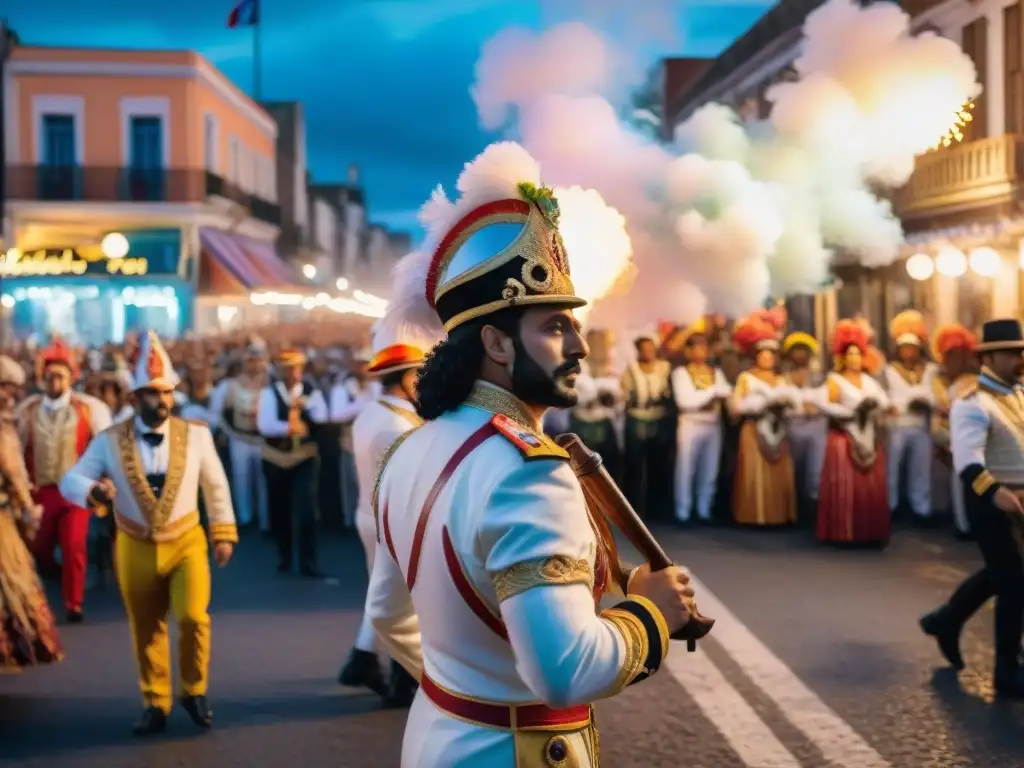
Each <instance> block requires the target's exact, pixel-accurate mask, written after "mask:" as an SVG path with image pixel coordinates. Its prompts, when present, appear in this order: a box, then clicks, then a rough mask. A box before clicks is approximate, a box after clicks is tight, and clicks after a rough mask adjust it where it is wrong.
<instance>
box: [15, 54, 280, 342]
mask: <svg viewBox="0 0 1024 768" xmlns="http://www.w3.org/2000/svg"><path fill="white" fill-rule="evenodd" d="M3 86H4V99H5V104H4V106H5V110H4V115H5V126H4V134H5V142H6V144H5V150H6V161H7V169H6V170H7V198H8V202H7V213H8V216H7V219H6V221H5V226H4V230H5V231H4V242H5V244H6V246H7V247H8V249H9V250H7V252H6V254H5V255H4V258H3V260H2V262H0V280H2V293H0V310H2V311H3V312H4V318H3V319H4V321H6V322H7V323H8V324H9V326H11V327H13V330H14V332H15V334H16V335H18V336H28V335H32V334H35V335H37V336H39V337H41V338H46V337H47V336H49V335H51V334H53V333H59V334H61V335H63V336H65V337H66V338H68V339H69V340H71V341H73V342H81V343H92V344H96V343H102V342H106V341H119V340H120V339H121V338H123V336H124V334H125V333H127V332H132V331H140V330H146V329H153V330H156V331H158V332H159V333H161V334H162V335H164V336H167V337H170V338H174V337H179V336H182V335H185V334H188V333H191V332H198V333H203V332H212V331H216V330H224V329H225V326H227V325H232V324H233V325H238V324H239V323H246V322H258V321H259V320H260V319H261V318H258V317H256V315H258V314H260V313H261V312H263V310H262V308H257V307H251V306H249V303H248V302H247V299H248V296H249V293H250V292H251V291H253V290H267V289H272V288H277V287H281V288H283V287H286V286H289V285H293V284H294V279H293V277H292V274H291V271H290V269H289V268H288V267H287V265H285V264H284V263H283V262H282V261H281V259H280V258H279V257H278V255H277V252H276V248H275V241H276V239H277V237H278V234H279V231H280V225H281V209H280V206H279V205H278V204H277V178H276V176H277V166H276V141H277V125H276V123H275V122H274V120H272V119H271V117H270V116H269V115H268V114H267V113H266V112H265V111H264V110H263V109H262V108H260V107H259V106H258V105H256V104H254V103H253V102H252V101H251V100H250V99H249V98H248V97H247V96H245V95H244V94H243V93H242V92H241V91H239V90H238V89H237V88H236V87H235V86H234V85H232V84H231V83H230V82H229V81H228V80H227V79H226V78H225V77H224V76H223V75H221V74H220V73H219V72H218V71H217V70H216V69H215V68H214V67H213V66H211V65H210V64H209V63H208V62H207V61H205V60H204V59H203V58H202V57H201V56H199V55H197V54H195V53H193V52H189V51H120V50H102V49H73V48H47V47H34V46H19V47H16V48H15V49H14V51H13V54H12V56H11V59H10V61H9V62H8V65H7V68H6V71H5V81H4V83H3ZM246 313H248V314H249V316H248V317H247V316H246ZM263 319H265V318H263Z"/></svg>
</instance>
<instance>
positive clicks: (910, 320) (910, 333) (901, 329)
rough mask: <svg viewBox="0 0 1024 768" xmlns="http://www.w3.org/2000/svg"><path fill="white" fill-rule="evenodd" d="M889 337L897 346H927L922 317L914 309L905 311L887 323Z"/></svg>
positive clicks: (926, 331)
mask: <svg viewBox="0 0 1024 768" xmlns="http://www.w3.org/2000/svg"><path fill="white" fill-rule="evenodd" d="M889 336H890V338H892V340H893V341H895V342H896V344H897V345H898V346H901V345H903V344H912V345H914V346H917V347H927V346H928V328H927V327H926V326H925V323H924V317H923V316H922V315H921V313H920V312H918V311H917V310H916V309H907V310H904V311H903V312H900V313H899V314H898V315H896V316H895V317H894V318H893V319H892V320H891V321H890V322H889Z"/></svg>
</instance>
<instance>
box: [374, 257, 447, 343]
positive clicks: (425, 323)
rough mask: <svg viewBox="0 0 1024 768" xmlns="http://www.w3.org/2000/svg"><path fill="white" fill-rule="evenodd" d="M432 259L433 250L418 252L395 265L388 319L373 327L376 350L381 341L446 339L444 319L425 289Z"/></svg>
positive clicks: (392, 272) (383, 318) (392, 273)
mask: <svg viewBox="0 0 1024 768" xmlns="http://www.w3.org/2000/svg"><path fill="white" fill-rule="evenodd" d="M430 257H431V252H430V251H427V250H416V251H413V252H412V253H409V254H407V255H406V256H404V257H403V258H401V259H399V260H398V263H397V264H395V267H394V269H393V270H392V271H391V276H392V288H391V301H390V302H388V308H387V311H386V312H385V313H384V317H382V318H380V320H378V321H377V322H376V323H375V324H374V327H373V341H374V346H375V347H376V345H377V339H378V338H381V339H385V338H386V339H398V340H406V339H410V340H411V339H433V340H434V341H435V342H436V341H437V340H439V339H443V338H444V336H445V333H444V326H443V325H442V324H441V318H440V317H438V315H437V312H435V311H434V308H433V307H432V306H430V302H428V301H427V294H426V290H425V289H426V285H427V272H428V271H429V270H430ZM392 343H396V342H392ZM385 346H386V345H385ZM430 346H433V343H431V344H429V345H428V347H430Z"/></svg>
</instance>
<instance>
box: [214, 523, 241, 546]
mask: <svg viewBox="0 0 1024 768" xmlns="http://www.w3.org/2000/svg"><path fill="white" fill-rule="evenodd" d="M210 538H211V539H213V541H214V543H215V544H220V543H224V544H237V543H238V527H237V526H236V525H235V524H234V523H211V524H210Z"/></svg>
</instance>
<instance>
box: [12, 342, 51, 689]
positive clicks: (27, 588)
mask: <svg viewBox="0 0 1024 768" xmlns="http://www.w3.org/2000/svg"><path fill="white" fill-rule="evenodd" d="M19 378H20V382H19V381H18V379H19ZM0 380H3V381H5V382H7V381H8V380H10V381H11V383H14V384H16V385H17V386H22V385H23V384H24V373H23V372H22V371H21V368H20V367H19V366H18V365H17V363H15V362H14V361H13V360H11V359H10V358H9V357H3V356H0ZM12 406H13V402H12V401H11V397H10V395H9V394H8V391H7V388H6V387H0V673H3V672H8V673H9V672H19V671H21V670H22V669H23V668H24V667H30V666H35V665H37V664H49V663H52V662H55V661H60V659H61V657H62V652H61V647H60V641H59V639H58V637H57V629H56V626H55V625H54V621H53V614H52V613H51V612H50V606H49V604H48V603H47V602H46V593H45V591H44V590H43V585H42V583H41V582H40V581H39V575H38V574H37V573H36V566H35V562H34V561H33V560H32V556H31V555H30V554H29V551H28V548H27V547H26V546H25V542H24V541H23V540H22V533H23V532H25V533H26V534H28V535H30V536H31V535H32V533H34V531H35V528H36V527H37V526H38V524H39V521H40V519H41V515H42V509H41V508H40V507H37V506H36V505H35V503H34V502H33V501H32V494H31V491H30V488H29V480H28V472H27V471H26V470H25V464H24V461H23V459H22V452H21V445H20V444H19V442H18V436H17V431H16V429H15V427H14V424H13V423H12V422H11V420H10V413H11V407H12Z"/></svg>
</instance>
